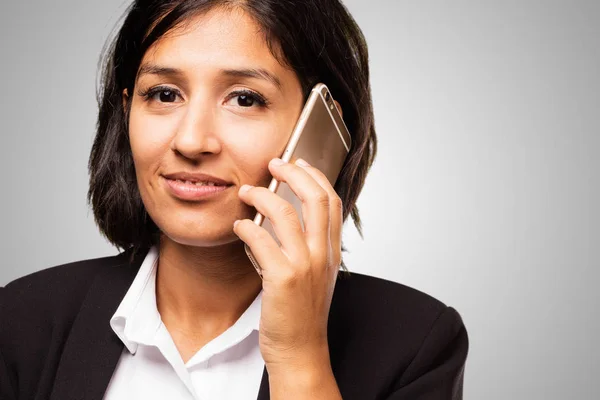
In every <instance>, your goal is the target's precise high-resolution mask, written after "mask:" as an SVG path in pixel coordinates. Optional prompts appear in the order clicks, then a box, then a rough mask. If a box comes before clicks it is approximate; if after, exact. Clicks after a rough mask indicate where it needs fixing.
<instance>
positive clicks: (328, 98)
mask: <svg viewBox="0 0 600 400" xmlns="http://www.w3.org/2000/svg"><path fill="white" fill-rule="evenodd" d="M329 100H331V95H330V94H329V92H327V93H325V101H329Z"/></svg>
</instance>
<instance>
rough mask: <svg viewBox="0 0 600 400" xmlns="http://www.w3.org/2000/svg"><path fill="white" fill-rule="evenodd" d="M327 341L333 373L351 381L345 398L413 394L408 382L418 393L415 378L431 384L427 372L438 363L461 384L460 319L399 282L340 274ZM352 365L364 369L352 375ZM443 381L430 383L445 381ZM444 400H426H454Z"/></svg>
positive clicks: (463, 337) (462, 346)
mask: <svg viewBox="0 0 600 400" xmlns="http://www.w3.org/2000/svg"><path fill="white" fill-rule="evenodd" d="M328 338H329V345H330V351H331V357H332V365H333V367H334V372H335V373H336V374H337V375H336V376H338V377H339V378H340V379H341V380H344V381H347V382H352V388H346V393H354V392H356V391H357V390H358V389H357V388H359V389H360V390H359V391H360V393H358V392H357V394H356V397H355V398H375V397H377V398H388V397H387V396H389V394H390V393H391V390H392V389H397V390H402V391H404V390H413V389H410V388H408V384H409V383H413V384H414V385H416V387H417V388H418V387H421V388H423V386H422V385H421V384H420V383H419V382H421V381H419V380H418V378H419V377H423V379H425V380H428V379H430V378H429V377H431V376H432V375H431V371H437V370H438V369H439V368H438V369H436V368H437V367H440V366H441V365H442V364H443V365H444V367H443V368H442V369H441V370H440V371H446V372H448V371H450V370H451V373H452V375H453V378H452V379H451V381H452V385H455V387H458V385H459V383H460V382H462V381H461V379H462V378H461V376H462V375H461V373H462V372H461V371H462V367H463V365H464V361H465V359H466V354H467V347H468V338H467V334H466V328H465V326H464V323H463V321H462V318H461V316H460V314H459V313H458V312H457V311H456V310H455V309H454V308H452V307H449V306H447V305H446V304H444V303H443V302H442V301H440V300H438V299H436V298H435V297H433V296H431V295H429V294H427V293H424V292H422V291H420V290H417V289H415V288H412V287H409V286H406V285H403V284H401V283H398V282H393V281H390V280H386V279H382V278H377V277H373V276H369V275H364V274H360V273H355V272H351V273H350V274H346V273H344V272H340V274H339V277H338V280H337V282H336V287H335V290H334V294H333V299H332V302H331V310H330V315H329V321H328ZM357 365H361V366H363V368H360V369H359V370H360V371H361V373H357V368H356V366H357ZM365 371H368V372H365ZM440 374H441V375H443V374H444V372H440ZM449 376H450V375H447V376H446V378H449ZM446 378H441V377H440V376H437V377H434V380H437V381H440V382H442V381H443V382H446V381H447V380H448V379H446ZM445 379H446V380H445ZM419 385H421V386H419ZM407 388H408V389H407ZM444 390H446V389H444ZM452 390H453V389H452ZM457 390H458V389H457ZM400 393H404V392H400ZM407 393H412V392H407ZM353 396H354V395H353ZM444 396H446V395H445V394H444ZM444 396H439V397H435V396H434V397H431V398H455V397H451V396H447V397H444ZM351 397H352V396H351ZM417 397H418V396H416V395H413V394H411V395H408V396H399V397H389V398H417ZM418 398H425V397H418ZM427 398H430V397H427Z"/></svg>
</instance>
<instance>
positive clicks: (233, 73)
mask: <svg viewBox="0 0 600 400" xmlns="http://www.w3.org/2000/svg"><path fill="white" fill-rule="evenodd" d="M220 72H221V73H222V74H223V75H226V76H229V77H235V78H254V79H263V80H266V81H269V82H271V83H272V84H274V85H275V86H277V88H278V89H281V81H280V80H279V78H277V77H276V76H275V75H273V74H272V73H270V72H269V71H267V70H266V69H263V68H242V69H222V70H221V71H220ZM147 74H148V75H161V76H182V75H184V73H183V71H182V70H180V69H177V68H172V67H165V66H161V65H156V64H142V65H141V66H140V69H139V71H138V78H139V77H141V76H142V75H147Z"/></svg>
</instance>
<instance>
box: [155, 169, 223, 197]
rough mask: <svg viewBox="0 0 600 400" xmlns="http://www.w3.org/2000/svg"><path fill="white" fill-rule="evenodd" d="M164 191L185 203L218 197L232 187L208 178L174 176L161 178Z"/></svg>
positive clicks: (217, 179)
mask: <svg viewBox="0 0 600 400" xmlns="http://www.w3.org/2000/svg"><path fill="white" fill-rule="evenodd" d="M162 178H163V179H162V181H163V182H164V186H165V189H166V190H167V192H169V193H170V194H171V195H172V196H173V197H175V198H178V199H180V200H186V201H199V200H205V199H208V198H212V197H215V196H218V195H220V194H222V193H223V192H225V191H226V190H227V189H229V188H230V187H232V186H233V185H232V184H230V183H228V182H226V181H224V180H222V179H219V178H215V177H209V176H181V175H180V176H176V175H171V176H169V175H164V176H163V177H162Z"/></svg>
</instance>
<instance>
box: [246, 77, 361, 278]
mask: <svg viewBox="0 0 600 400" xmlns="http://www.w3.org/2000/svg"><path fill="white" fill-rule="evenodd" d="M333 100H334V99H333V96H332V95H331V93H330V92H329V89H328V88H327V86H325V85H324V84H323V83H318V84H316V85H315V86H314V87H313V89H312V90H311V92H310V95H309V96H308V99H307V100H306V103H305V104H304V108H303V109H302V112H301V113H300V117H299V118H298V121H297V122H296V125H295V127H294V129H293V131H292V134H291V136H290V139H289V140H288V143H287V146H286V148H285V151H284V152H283V154H282V155H281V157H280V158H281V159H282V160H283V161H286V162H295V161H296V160H297V159H298V158H302V159H303V160H305V161H307V162H308V163H309V164H310V165H311V166H313V167H316V168H317V169H319V170H320V171H321V172H323V174H325V176H327V179H328V180H329V182H330V183H331V185H332V186H333V185H335V182H336V180H337V177H338V175H339V173H340V171H341V169H342V166H343V165H344V161H345V159H346V156H347V155H348V152H349V151H350V145H351V138H350V133H349V132H348V128H347V127H346V124H345V123H344V120H343V119H342V115H341V113H340V111H339V110H338V108H337V107H336V105H335V103H334V101H333ZM268 188H269V190H270V191H272V192H274V193H276V194H278V195H279V196H281V197H282V198H283V199H285V200H287V201H288V202H290V203H291V204H292V205H293V206H294V208H295V209H296V212H297V213H298V216H299V217H300V223H301V224H302V228H303V229H304V221H303V218H302V202H301V201H300V199H298V197H296V195H295V194H294V192H293V191H292V190H291V189H290V187H289V186H288V185H287V184H286V183H285V182H279V181H278V180H276V179H275V178H273V179H272V180H271V183H270V184H269V187H268ZM254 223H255V224H257V225H258V226H262V227H263V228H264V229H265V230H267V232H269V233H270V234H271V236H272V237H273V238H274V239H275V241H276V242H277V244H281V242H280V241H279V239H278V238H277V235H276V234H275V231H274V230H273V226H272V225H271V222H270V221H269V219H268V218H265V217H264V216H263V215H262V214H260V213H257V214H256V217H255V218H254ZM245 249H246V254H247V255H248V258H249V259H250V261H251V262H252V264H253V265H254V268H256V271H257V272H258V274H259V275H260V276H261V278H262V272H261V268H260V265H259V263H258V262H257V261H256V258H255V257H254V256H253V255H252V251H251V250H250V247H248V245H245Z"/></svg>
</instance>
